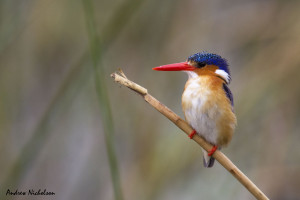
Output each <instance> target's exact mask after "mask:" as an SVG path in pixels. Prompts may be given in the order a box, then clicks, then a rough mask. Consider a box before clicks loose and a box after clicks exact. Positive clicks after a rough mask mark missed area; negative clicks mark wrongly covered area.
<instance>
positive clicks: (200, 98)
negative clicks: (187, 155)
mask: <svg viewBox="0 0 300 200" xmlns="http://www.w3.org/2000/svg"><path fill="white" fill-rule="evenodd" d="M153 69H154V70H157V71H184V72H186V73H187V74H188V77H189V78H188V81H187V82H186V84H185V88H184V92H183V94H182V109H183V112H184V115H185V119H186V121H187V122H188V123H189V124H190V125H191V126H192V128H193V129H194V131H193V132H192V133H190V135H189V137H190V138H192V137H193V136H194V135H195V134H196V133H197V134H199V135H200V136H202V137H203V138H204V139H205V140H206V141H207V142H209V143H211V144H212V145H213V148H212V149H211V150H210V151H208V152H206V151H205V150H204V149H202V150H203V155H204V156H203V164H204V166H205V167H212V166H213V164H214V160H215V159H214V158H213V157H212V155H213V153H214V152H215V151H216V150H217V149H220V148H221V147H224V146H226V145H228V143H229V142H230V140H231V138H232V135H233V132H234V129H235V127H236V124H237V120H236V116H235V113H234V110H233V96H232V93H231V91H230V89H229V88H228V84H229V83H230V80H231V76H230V71H229V67H228V63H227V60H226V59H224V58H222V57H221V56H219V55H217V54H213V53H207V52H200V53H196V54H194V55H191V56H190V57H189V58H188V59H187V61H186V62H181V63H174V64H169V65H163V66H159V67H155V68H153Z"/></svg>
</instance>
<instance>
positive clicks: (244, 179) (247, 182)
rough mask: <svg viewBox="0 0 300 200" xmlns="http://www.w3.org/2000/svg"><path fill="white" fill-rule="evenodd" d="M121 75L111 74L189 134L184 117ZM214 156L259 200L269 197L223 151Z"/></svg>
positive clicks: (196, 138) (207, 147)
mask: <svg viewBox="0 0 300 200" xmlns="http://www.w3.org/2000/svg"><path fill="white" fill-rule="evenodd" d="M119 71H120V72H121V75H119V74H117V73H113V74H111V77H112V78H113V79H114V80H115V81H116V82H118V83H120V84H121V85H125V86H126V87H128V88H130V89H132V90H134V91H135V92H137V93H138V94H140V95H142V97H143V98H144V100H145V101H146V102H148V103H149V104H150V105H152V106H153V107H154V108H155V109H156V110H158V111H159V112H160V113H161V114H163V115H165V116H166V117H167V118H168V119H169V120H171V121H172V122H173V123H174V124H175V125H176V126H178V127H179V128H180V129H181V130H183V131H184V132H185V133H186V134H187V135H189V134H190V133H191V132H192V131H193V128H192V127H191V126H190V125H189V124H188V123H187V122H186V121H184V120H183V119H181V118H180V117H179V116H178V115H176V114H175V113H174V112H173V111H171V110H170V109H169V108H167V107H166V106H165V105H163V104H162V103H160V102H159V101H158V100H157V99H155V98H154V97H152V96H151V95H150V94H149V93H148V91H147V89H146V88H143V87H142V86H140V85H138V84H136V83H134V82H132V81H130V80H129V79H127V78H126V76H125V74H124V73H123V72H122V70H119ZM193 140H194V141H195V142H197V143H198V144H199V145H200V146H201V147H202V148H203V149H205V150H206V151H209V150H210V149H211V148H212V145H211V144H209V143H208V142H206V141H205V140H204V139H203V138H202V137H200V136H199V135H195V136H194V137H193ZM213 157H214V158H215V159H216V160H217V161H218V162H219V163H220V164H221V165H222V166H223V167H224V168H225V169H227V170H228V171H229V172H230V173H231V174H232V175H233V176H234V177H235V178H236V179H237V180H238V181H239V182H240V183H241V184H243V185H244V186H245V187H246V188H247V190H249V192H251V193H252V194H253V196H255V197H256V199H259V200H266V199H268V197H267V196H266V195H265V194H264V193H263V192H262V191H261V190H260V189H259V188H258V187H257V186H256V185H255V184H254V183H253V182H252V181H251V180H250V179H249V178H248V177H247V176H246V175H245V174H244V173H243V172H241V171H240V170H239V169H238V168H237V167H236V166H235V165H234V164H233V163H232V162H231V160H229V159H228V158H227V157H226V156H225V155H224V154H223V153H222V152H221V151H218V150H217V151H216V152H215V153H214V154H213Z"/></svg>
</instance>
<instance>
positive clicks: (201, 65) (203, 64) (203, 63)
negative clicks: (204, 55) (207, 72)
mask: <svg viewBox="0 0 300 200" xmlns="http://www.w3.org/2000/svg"><path fill="white" fill-rule="evenodd" d="M205 65H206V63H205V62H198V63H197V67H198V68H201V67H204V66H205Z"/></svg>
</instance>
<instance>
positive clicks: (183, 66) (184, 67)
mask: <svg viewBox="0 0 300 200" xmlns="http://www.w3.org/2000/svg"><path fill="white" fill-rule="evenodd" d="M152 69H153V70H156V71H193V70H194V69H195V67H193V66H192V65H189V64H188V62H181V63H174V64H169V65H162V66H159V67H154V68H152Z"/></svg>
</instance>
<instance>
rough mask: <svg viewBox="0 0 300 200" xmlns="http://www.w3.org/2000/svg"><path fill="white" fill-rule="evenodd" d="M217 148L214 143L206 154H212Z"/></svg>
mask: <svg viewBox="0 0 300 200" xmlns="http://www.w3.org/2000/svg"><path fill="white" fill-rule="evenodd" d="M217 149H218V146H216V145H214V146H213V147H212V148H211V150H209V151H208V152H207V155H208V156H212V155H213V154H214V153H215V151H216V150H217Z"/></svg>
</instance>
